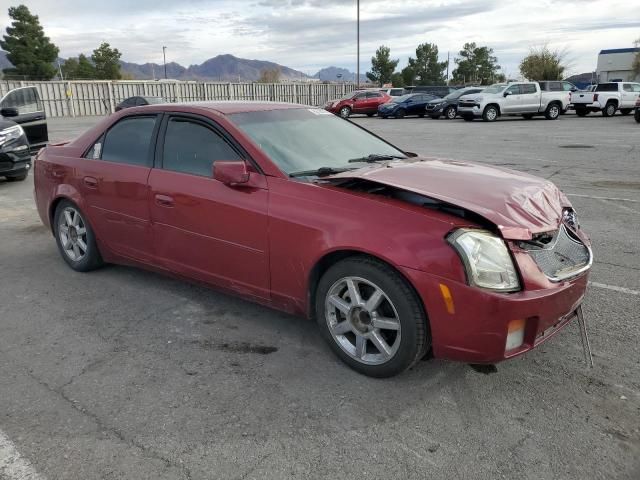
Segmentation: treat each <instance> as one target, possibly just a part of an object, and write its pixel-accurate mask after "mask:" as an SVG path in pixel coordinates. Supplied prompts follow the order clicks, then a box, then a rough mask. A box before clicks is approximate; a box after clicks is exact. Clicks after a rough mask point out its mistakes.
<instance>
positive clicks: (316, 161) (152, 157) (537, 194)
mask: <svg viewBox="0 0 640 480" xmlns="http://www.w3.org/2000/svg"><path fill="white" fill-rule="evenodd" d="M34 174H35V200H36V204H37V208H38V212H39V215H40V218H41V219H42V222H43V223H44V224H45V225H46V226H47V227H48V228H50V229H51V232H52V234H53V236H54V238H55V241H56V242H57V246H58V249H59V251H60V254H61V256H62V258H63V259H64V261H65V262H66V263H67V264H68V265H69V267H70V268H72V269H73V270H76V271H80V272H86V271H89V270H92V269H95V268H97V267H99V266H101V265H102V264H103V263H104V262H110V263H123V264H129V265H137V266H141V267H143V268H148V269H152V270H155V271H159V272H171V273H173V274H175V275H177V276H179V277H181V278H190V279H193V280H195V281H198V282H204V283H208V284H210V285H212V286H216V287H219V288H221V289H223V290H225V291H228V292H231V293H235V294H237V295H240V296H242V297H245V298H247V299H251V300H253V301H256V302H259V303H261V304H264V305H268V306H271V307H273V308H277V309H281V310H283V311H286V312H290V313H293V314H297V315H304V316H308V317H312V318H315V319H316V321H317V322H318V325H319V329H320V331H321V332H322V335H323V337H324V338H325V339H326V340H327V342H328V343H329V345H330V346H331V348H332V349H333V350H334V352H335V353H336V354H337V355H338V356H339V357H340V358H341V359H342V360H343V361H344V362H345V363H346V364H348V365H349V366H350V367H352V368H354V369H355V370H357V371H359V372H361V373H364V374H366V375H371V376H377V377H385V376H391V375H395V374H398V373H400V372H402V371H403V370H406V369H407V368H409V367H410V366H411V365H413V364H415V362H417V361H418V360H419V359H420V358H422V357H424V356H425V355H426V354H427V353H428V352H432V354H433V356H435V357H436V358H448V359H453V360H458V361H463V362H471V363H478V362H480V363H495V362H498V361H501V360H505V359H508V358H512V357H515V356H517V355H520V354H522V353H524V352H526V351H528V350H531V349H532V348H534V347H536V346H538V345H539V344H541V343H542V342H544V341H547V340H548V339H549V338H551V337H553V335H554V334H555V333H557V332H558V331H559V330H560V329H562V328H563V327H564V326H565V325H567V324H568V323H569V322H570V320H571V319H572V317H573V313H574V312H575V310H576V309H577V308H578V306H579V305H580V303H581V301H582V299H583V297H584V295H585V293H586V289H587V281H588V272H589V269H590V266H591V263H592V260H593V257H592V252H591V248H590V242H589V239H588V238H587V236H586V235H585V233H584V232H583V230H582V229H581V228H580V226H579V224H578V221H577V217H576V214H575V212H574V211H573V209H572V207H571V204H570V202H569V200H568V199H567V198H566V197H565V196H564V195H563V194H562V193H561V192H560V190H559V189H558V188H557V187H555V186H554V185H553V184H552V183H551V182H549V181H547V180H544V179H541V178H537V177H533V176H531V175H528V174H525V173H520V172H515V171H509V170H507V169H503V168H495V167H491V166H489V165H486V164H475V163H470V162H461V161H447V160H442V159H433V158H427V157H418V156H416V154H412V153H408V152H404V151H403V150H402V149H400V148H398V147H395V146H393V145H392V144H390V143H388V142H386V141H385V140H383V139H381V138H379V137H377V136H376V135H373V134H371V133H370V132H368V131H367V130H365V129H363V128H361V127H359V126H357V125H355V124H353V123H351V122H344V121H342V120H340V119H338V118H336V117H335V116H333V115H330V114H328V113H327V112H326V111H325V110H322V109H315V108H310V107H308V106H304V105H293V104H285V103H281V104H277V103H268V102H265V103H258V102H218V103H214V102H207V103H190V104H166V105H152V106H148V107H143V108H131V109H126V110H123V111H121V112H118V113H116V114H114V115H111V116H109V117H107V118H105V119H104V120H102V121H101V122H100V123H99V124H98V125H96V126H95V127H93V128H91V129H90V130H89V131H87V132H86V133H84V134H83V135H81V136H80V137H79V138H77V139H75V140H73V141H71V142H68V143H64V144H56V145H50V146H48V147H47V148H45V149H44V150H42V151H41V152H40V153H39V155H38V156H37V158H36V160H35V164H34ZM532 202H533V203H534V204H535V209H534V210H535V211H532V207H531V205H532ZM211 219H215V221H211ZM103 321H105V322H108V318H105V319H104V320H103Z"/></svg>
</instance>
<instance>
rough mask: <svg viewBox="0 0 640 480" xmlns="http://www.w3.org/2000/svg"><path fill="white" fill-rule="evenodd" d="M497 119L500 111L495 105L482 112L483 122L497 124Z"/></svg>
mask: <svg viewBox="0 0 640 480" xmlns="http://www.w3.org/2000/svg"><path fill="white" fill-rule="evenodd" d="M496 118H498V109H497V107H495V106H493V105H489V106H487V107H486V108H485V109H484V112H482V120H484V121H485V122H495V120H496Z"/></svg>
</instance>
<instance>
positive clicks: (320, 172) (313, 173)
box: [289, 167, 356, 177]
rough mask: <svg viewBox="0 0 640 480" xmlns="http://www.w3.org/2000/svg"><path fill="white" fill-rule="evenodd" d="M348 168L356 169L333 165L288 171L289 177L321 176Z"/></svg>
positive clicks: (346, 170) (345, 170)
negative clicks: (334, 166)
mask: <svg viewBox="0 0 640 480" xmlns="http://www.w3.org/2000/svg"><path fill="white" fill-rule="evenodd" d="M349 170H356V169H355V168H333V167H320V168H317V169H315V170H303V171H301V172H293V173H290V174H289V176H290V177H323V176H325V175H333V174H335V173H342V172H348V171H349Z"/></svg>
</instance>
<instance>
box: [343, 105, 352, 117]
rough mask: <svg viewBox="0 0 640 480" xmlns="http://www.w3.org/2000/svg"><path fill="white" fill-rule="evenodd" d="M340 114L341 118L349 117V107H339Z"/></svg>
mask: <svg viewBox="0 0 640 480" xmlns="http://www.w3.org/2000/svg"><path fill="white" fill-rule="evenodd" d="M340 116H341V117H342V118H349V117H350V116H351V108H349V107H342V108H341V109H340Z"/></svg>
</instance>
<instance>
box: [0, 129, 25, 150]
mask: <svg viewBox="0 0 640 480" xmlns="http://www.w3.org/2000/svg"><path fill="white" fill-rule="evenodd" d="M22 135H24V130H22V127H21V126H20V125H15V126H13V127H9V128H5V129H4V130H0V146H2V145H4V144H5V143H9V142H11V141H13V140H17V139H18V138H20V137H21V136H22Z"/></svg>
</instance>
